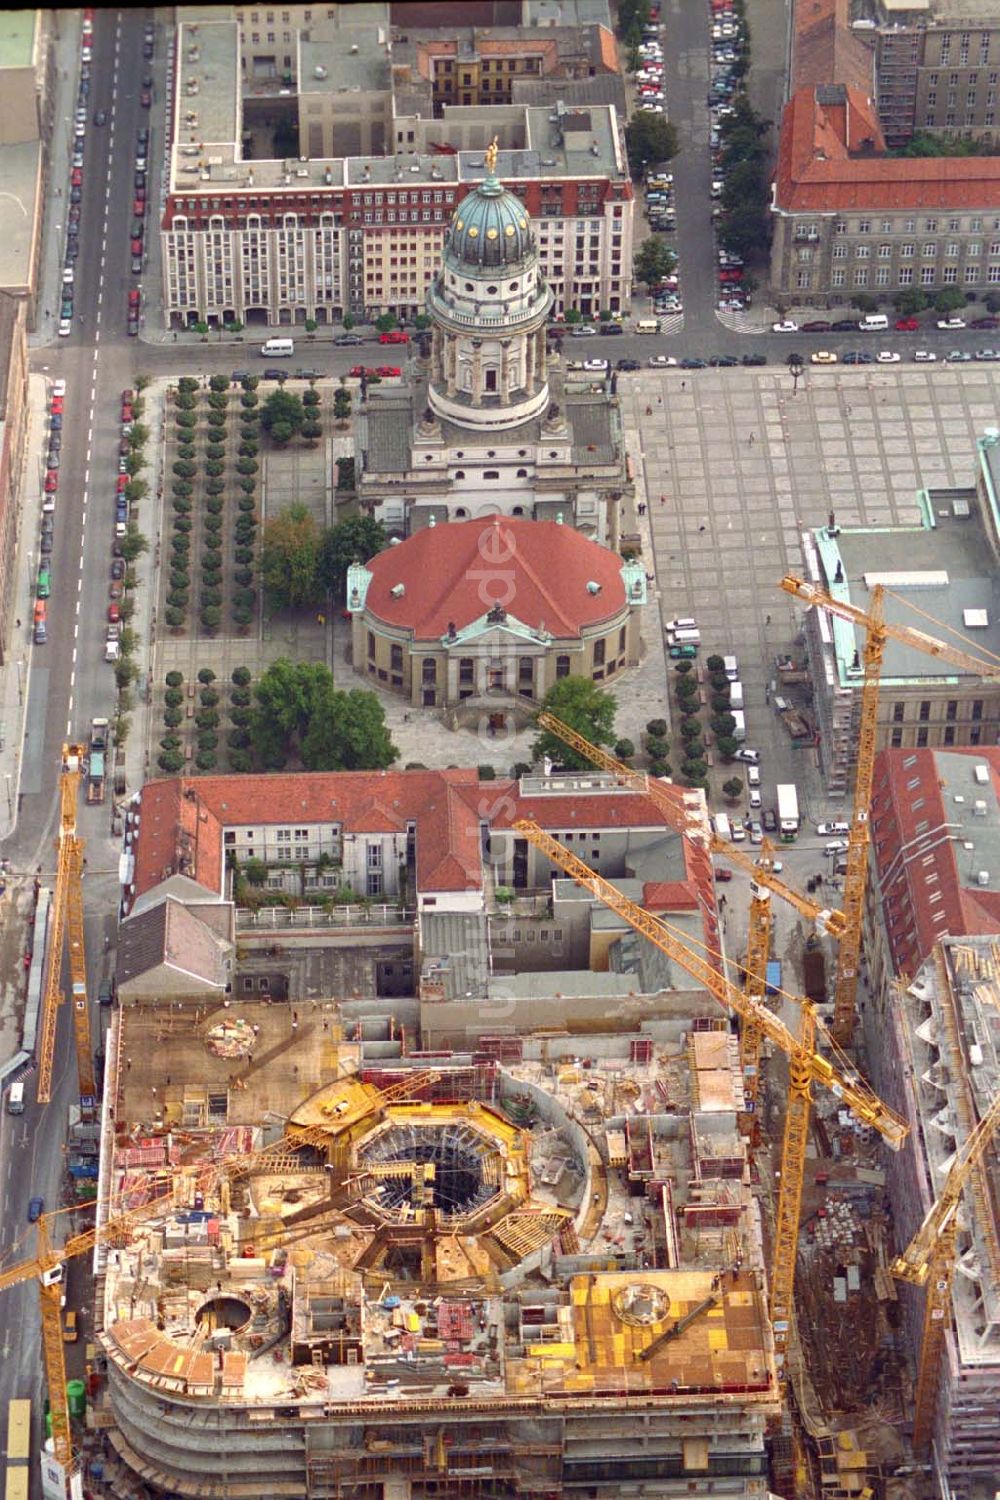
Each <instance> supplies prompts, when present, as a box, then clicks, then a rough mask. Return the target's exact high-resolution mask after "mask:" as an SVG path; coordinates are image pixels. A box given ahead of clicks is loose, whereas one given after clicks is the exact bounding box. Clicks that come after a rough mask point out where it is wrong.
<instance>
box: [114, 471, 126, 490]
mask: <svg viewBox="0 0 1000 1500" xmlns="http://www.w3.org/2000/svg"><path fill="white" fill-rule="evenodd" d="M127 487H128V475H127V474H119V476H118V483H117V485H116V487H115V493H116V494H119V495H124V493H125V490H126V488H127Z"/></svg>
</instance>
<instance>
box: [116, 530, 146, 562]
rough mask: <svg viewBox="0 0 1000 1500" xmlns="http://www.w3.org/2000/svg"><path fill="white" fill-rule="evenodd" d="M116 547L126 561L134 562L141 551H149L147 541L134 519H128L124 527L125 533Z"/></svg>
mask: <svg viewBox="0 0 1000 1500" xmlns="http://www.w3.org/2000/svg"><path fill="white" fill-rule="evenodd" d="M118 549H119V551H120V552H121V555H122V557H123V558H124V559H125V561H126V563H133V562H135V560H136V558H137V557H139V556H141V554H142V553H143V552H148V551H149V542H148V541H147V540H146V538H145V537H144V536H143V534H142V532H141V531H140V530H139V528H138V526H137V525H136V524H135V522H134V521H129V523H128V525H127V526H126V528H125V535H124V536H123V537H122V539H121V541H120V542H119V543H118Z"/></svg>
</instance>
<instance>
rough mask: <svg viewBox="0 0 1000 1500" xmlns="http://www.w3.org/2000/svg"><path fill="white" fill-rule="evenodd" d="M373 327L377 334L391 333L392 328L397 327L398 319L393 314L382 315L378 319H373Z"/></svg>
mask: <svg viewBox="0 0 1000 1500" xmlns="http://www.w3.org/2000/svg"><path fill="white" fill-rule="evenodd" d="M375 327H376V328H377V329H378V331H379V333H391V332H392V330H393V329H394V328H398V327H399V319H398V318H397V317H396V314H395V313H391V312H387V313H383V314H382V316H381V317H380V318H376V319H375Z"/></svg>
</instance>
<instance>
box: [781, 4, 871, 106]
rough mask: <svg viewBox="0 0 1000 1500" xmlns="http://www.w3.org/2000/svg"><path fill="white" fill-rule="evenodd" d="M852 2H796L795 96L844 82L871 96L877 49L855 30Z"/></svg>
mask: <svg viewBox="0 0 1000 1500" xmlns="http://www.w3.org/2000/svg"><path fill="white" fill-rule="evenodd" d="M850 8H851V7H850V0H795V11H794V17H793V31H792V83H791V90H790V92H791V93H793V94H794V93H795V92H796V91H797V90H798V89H802V88H815V87H816V85H817V84H821V83H844V84H847V85H849V86H850V87H851V88H856V89H860V90H861V91H862V92H863V93H866V94H867V93H870V92H871V91H872V88H873V74H874V48H873V47H872V46H871V45H869V43H868V42H866V41H865V40H864V39H863V38H862V37H861V36H860V35H858V33H857V32H854V31H852V30H851V25H850V20H851V18H850Z"/></svg>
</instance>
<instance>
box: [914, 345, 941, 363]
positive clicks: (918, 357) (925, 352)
mask: <svg viewBox="0 0 1000 1500" xmlns="http://www.w3.org/2000/svg"><path fill="white" fill-rule="evenodd" d="M913 359H914V363H916V364H918V365H932V364H936V363H937V355H936V354H935V353H934V352H933V350H931V349H914V351H913Z"/></svg>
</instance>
